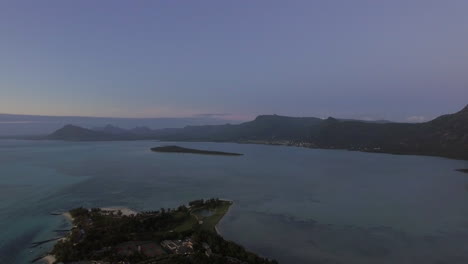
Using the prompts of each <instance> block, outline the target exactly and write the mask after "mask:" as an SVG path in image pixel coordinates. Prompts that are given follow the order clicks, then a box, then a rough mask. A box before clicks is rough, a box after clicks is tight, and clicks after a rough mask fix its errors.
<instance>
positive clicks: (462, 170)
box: [456, 169, 468, 173]
mask: <svg viewBox="0 0 468 264" xmlns="http://www.w3.org/2000/svg"><path fill="white" fill-rule="evenodd" d="M456 171H459V172H464V173H468V169H457V170H456Z"/></svg>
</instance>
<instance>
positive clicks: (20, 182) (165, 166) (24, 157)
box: [0, 140, 468, 264]
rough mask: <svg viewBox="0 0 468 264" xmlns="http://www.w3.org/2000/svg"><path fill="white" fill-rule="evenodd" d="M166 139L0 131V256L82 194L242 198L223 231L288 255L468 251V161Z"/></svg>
mask: <svg viewBox="0 0 468 264" xmlns="http://www.w3.org/2000/svg"><path fill="white" fill-rule="evenodd" d="M160 144H161V143H158V142H154V141H153V142H151V141H133V142H82V143H78V142H77V143H73V142H59V141H17V140H0V230H1V232H2V233H1V235H0V263H2V264H3V263H5V264H14V263H27V261H28V260H31V259H33V258H34V257H35V256H37V255H39V254H41V253H43V252H44V251H47V250H48V249H50V246H51V245H45V246H44V247H42V248H35V249H29V245H30V243H31V242H32V241H38V240H41V239H42V240H43V239H48V238H51V237H55V236H57V235H56V234H54V233H53V230H55V229H61V228H66V227H67V226H68V224H67V223H66V222H65V221H64V220H63V219H62V218H61V217H57V216H51V215H49V212H51V211H57V210H66V209H70V208H73V207H77V206H84V207H104V206H106V207H107V206H128V207H131V208H134V209H137V210H152V209H159V208H161V207H175V206H178V205H179V204H181V203H186V202H188V201H190V200H193V199H198V198H210V197H220V198H228V199H231V200H234V201H235V205H234V206H233V207H232V209H231V210H230V212H229V213H228V215H227V216H226V217H225V218H224V219H223V220H222V222H221V223H220V226H219V228H220V230H221V232H222V234H223V236H224V237H225V238H226V239H230V240H234V241H236V242H239V243H241V244H242V245H244V246H245V247H247V248H248V249H250V250H253V251H255V252H257V253H259V254H261V255H263V256H268V257H272V258H276V259H277V260H279V261H280V263H298V264H300V263H352V264H354V263H356V264H358V263H359V264H361V263H364V264H365V263H389V264H390V263H439V264H440V263H463V264H466V263H468V174H463V173H460V172H456V171H454V169H457V168H465V167H468V162H466V161H457V160H449V159H443V158H435V157H421V156H395V155H386V154H370V153H359V152H348V151H337V150H312V149H302V148H293V147H278V146H262V145H241V144H220V143H177V144H178V145H180V146H183V147H193V148H200V149H208V150H219V151H227V152H239V153H244V154H245V155H244V156H241V157H227V156H205V155H190V154H173V153H153V152H151V151H149V148H151V147H155V146H158V145H160Z"/></svg>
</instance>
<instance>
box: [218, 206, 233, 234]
mask: <svg viewBox="0 0 468 264" xmlns="http://www.w3.org/2000/svg"><path fill="white" fill-rule="evenodd" d="M219 200H220V201H225V202H230V203H231V205H230V206H229V208H228V210H227V211H226V213H225V214H224V215H223V217H221V219H220V220H219V221H218V223H216V225H215V228H214V229H215V231H216V234H218V235H219V236H221V237H222V235H221V232H220V231H219V228H218V225H219V224H220V223H221V221H223V219H224V218H225V217H226V216H227V215H228V214H229V213H230V212H231V208H232V207H233V206H234V201H233V200H229V199H219Z"/></svg>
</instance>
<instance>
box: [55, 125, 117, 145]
mask: <svg viewBox="0 0 468 264" xmlns="http://www.w3.org/2000/svg"><path fill="white" fill-rule="evenodd" d="M111 136H112V134H108V133H105V132H101V131H95V130H91V129H87V128H82V127H79V126H74V125H66V126H64V127H62V128H61V129H59V130H57V131H55V132H54V133H52V134H50V135H48V136H47V139H58V140H68V141H88V140H111V138H112V137H111Z"/></svg>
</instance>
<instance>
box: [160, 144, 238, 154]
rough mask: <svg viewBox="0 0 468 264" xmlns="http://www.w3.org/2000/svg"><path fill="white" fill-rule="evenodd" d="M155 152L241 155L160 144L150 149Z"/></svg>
mask: <svg viewBox="0 0 468 264" xmlns="http://www.w3.org/2000/svg"><path fill="white" fill-rule="evenodd" d="M151 150H152V151H155V152H169V153H191V154H203V155H221V156H242V155H243V154H240V153H231V152H222V151H211V150H200V149H191V148H183V147H179V146H162V147H155V148H152V149H151Z"/></svg>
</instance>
